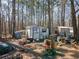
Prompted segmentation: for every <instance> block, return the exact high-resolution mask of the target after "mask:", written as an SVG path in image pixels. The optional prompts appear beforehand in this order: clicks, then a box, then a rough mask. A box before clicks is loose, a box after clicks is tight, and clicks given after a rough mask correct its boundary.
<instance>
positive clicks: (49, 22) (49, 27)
mask: <svg viewBox="0 0 79 59" xmlns="http://www.w3.org/2000/svg"><path fill="white" fill-rule="evenodd" d="M50 16H51V15H50V0H48V20H49V21H48V29H49V36H50V35H51V17H50Z"/></svg>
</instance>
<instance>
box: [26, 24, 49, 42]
mask: <svg viewBox="0 0 79 59" xmlns="http://www.w3.org/2000/svg"><path fill="white" fill-rule="evenodd" d="M26 35H27V39H28V40H30V41H33V40H34V41H41V40H43V39H46V38H48V35H49V31H48V28H45V27H41V26H36V25H33V26H27V27H26Z"/></svg>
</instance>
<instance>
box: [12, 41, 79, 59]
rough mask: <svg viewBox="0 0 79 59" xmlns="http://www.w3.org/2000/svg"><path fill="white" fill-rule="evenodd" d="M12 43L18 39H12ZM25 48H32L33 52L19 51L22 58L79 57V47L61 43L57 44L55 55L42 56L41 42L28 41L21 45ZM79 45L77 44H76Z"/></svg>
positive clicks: (60, 58) (52, 58) (51, 58)
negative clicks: (60, 44)
mask: <svg viewBox="0 0 79 59" xmlns="http://www.w3.org/2000/svg"><path fill="white" fill-rule="evenodd" d="M12 43H14V44H17V45H19V44H18V41H17V40H16V41H13V42H12ZM23 46H24V47H25V48H32V49H33V51H34V52H33V53H30V52H21V53H22V55H23V59H79V48H74V47H73V46H71V45H62V46H57V49H56V52H57V53H58V54H57V55H56V56H52V57H50V56H46V57H43V56H42V54H43V51H45V48H44V47H43V43H39V42H38V43H37V42H34V43H29V44H25V45H23ZM78 47H79V46H78Z"/></svg>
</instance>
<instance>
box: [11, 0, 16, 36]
mask: <svg viewBox="0 0 79 59" xmlns="http://www.w3.org/2000/svg"><path fill="white" fill-rule="evenodd" d="M15 1H16V0H12V22H13V23H12V24H13V28H12V29H13V31H12V32H13V33H12V36H13V37H15V26H16V25H15V24H16V21H15Z"/></svg>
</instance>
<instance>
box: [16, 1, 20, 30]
mask: <svg viewBox="0 0 79 59" xmlns="http://www.w3.org/2000/svg"><path fill="white" fill-rule="evenodd" d="M19 25H20V24H19V0H18V28H17V30H19V29H20V27H19Z"/></svg>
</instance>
